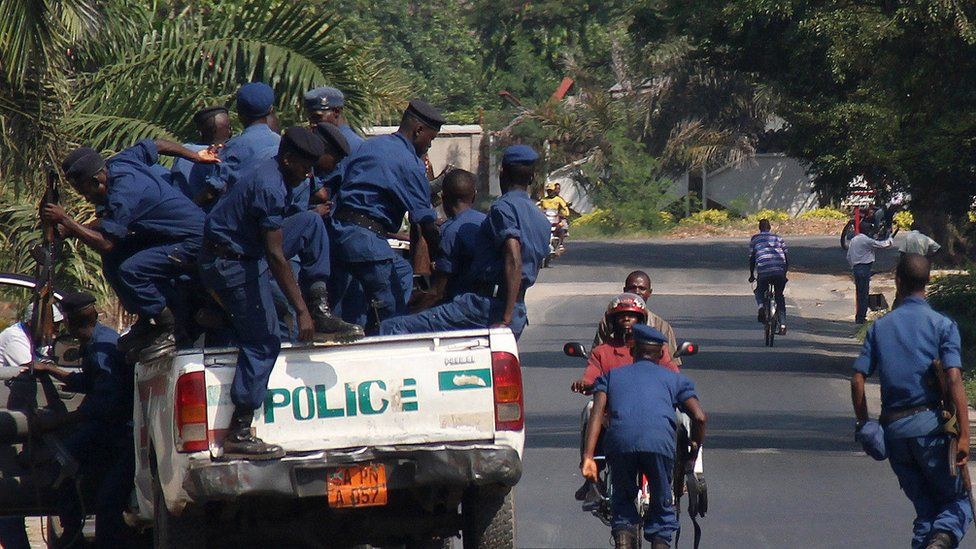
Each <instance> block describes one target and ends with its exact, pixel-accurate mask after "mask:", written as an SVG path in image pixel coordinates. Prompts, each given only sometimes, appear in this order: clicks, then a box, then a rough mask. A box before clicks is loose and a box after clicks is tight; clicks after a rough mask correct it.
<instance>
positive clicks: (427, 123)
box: [331, 100, 444, 321]
mask: <svg viewBox="0 0 976 549" xmlns="http://www.w3.org/2000/svg"><path fill="white" fill-rule="evenodd" d="M443 123H444V119H443V117H442V116H441V114H440V113H439V112H438V111H437V110H436V109H434V108H433V107H431V106H430V105H429V104H427V103H426V102H424V101H420V100H413V101H411V102H410V106H408V107H407V109H406V111H405V112H404V115H403V118H402V120H401V123H400V127H399V129H398V130H397V131H396V133H393V134H391V135H383V136H379V137H374V138H372V139H369V140H367V141H366V142H364V143H363V144H361V145H360V146H359V148H358V149H357V150H356V152H355V153H353V154H352V155H350V156H349V158H348V163H347V164H346V168H345V172H344V173H343V176H342V186H341V187H340V189H339V192H338V196H336V205H335V211H334V212H333V214H332V218H331V219H332V236H333V242H334V244H335V248H334V249H335V251H336V254H337V256H338V258H339V259H341V260H343V261H344V262H345V267H346V269H347V270H348V272H349V274H350V275H352V277H353V278H354V279H356V280H357V281H358V282H359V283H360V284H361V285H362V288H363V290H364V291H365V294H366V300H365V303H374V304H375V310H376V316H377V319H378V320H380V321H382V320H384V319H386V318H389V317H391V316H395V315H398V314H403V313H405V312H406V306H407V301H408V300H409V299H410V293H411V291H412V289H413V287H412V285H413V269H412V267H411V265H410V263H409V262H408V261H407V260H406V259H405V258H403V257H402V256H401V255H399V254H397V253H395V252H394V251H393V249H392V248H390V245H389V243H388V242H387V234H388V233H396V232H398V231H399V229H400V225H401V224H402V223H403V218H404V215H409V221H410V223H411V224H414V225H419V226H420V227H421V228H422V229H423V230H424V233H425V235H426V234H429V233H431V232H433V230H434V229H433V225H434V222H435V221H436V219H437V214H436V212H435V211H434V208H433V207H431V204H430V182H429V181H428V180H427V175H426V173H427V172H426V169H425V166H424V161H423V159H422V156H423V155H424V154H425V153H426V151H427V150H428V148H429V147H430V143H431V141H432V140H433V139H434V138H435V137H436V136H437V132H438V131H439V130H440V127H441V125H442V124H443ZM435 242H436V241H435ZM435 242H430V244H434V243H435ZM338 297H339V299H340V300H342V299H343V297H342V296H338ZM363 313H365V311H343V316H346V317H353V318H355V317H357V316H359V315H360V314H363Z"/></svg>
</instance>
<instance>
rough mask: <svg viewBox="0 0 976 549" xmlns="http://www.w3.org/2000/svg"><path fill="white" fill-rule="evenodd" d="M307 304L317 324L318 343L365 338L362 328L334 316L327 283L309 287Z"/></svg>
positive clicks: (316, 283)
mask: <svg viewBox="0 0 976 549" xmlns="http://www.w3.org/2000/svg"><path fill="white" fill-rule="evenodd" d="M307 304H308V310H309V312H310V313H311V314H312V320H313V321H314V322H315V332H316V338H315V339H316V341H319V340H321V341H355V340H357V339H360V338H362V337H363V335H364V334H363V327H362V326H358V325H356V324H350V323H348V322H346V321H344V320H342V319H341V318H339V317H337V316H335V315H333V314H332V309H330V308H329V290H328V287H327V286H326V285H325V282H315V283H313V284H312V285H311V287H309V289H308V303H307Z"/></svg>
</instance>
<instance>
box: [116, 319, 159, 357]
mask: <svg viewBox="0 0 976 549" xmlns="http://www.w3.org/2000/svg"><path fill="white" fill-rule="evenodd" d="M151 330H152V323H151V322H150V320H149V317H146V316H140V317H139V320H137V321H136V323H135V324H133V325H132V326H131V327H129V331H128V332H126V333H124V334H122V335H121V336H120V337H119V342H118V350H119V352H120V353H122V354H123V355H124V354H127V353H128V352H129V351H131V350H132V349H136V348H139V347H141V346H142V345H143V344H144V342H145V339H146V334H148V333H149V332H150V331H151Z"/></svg>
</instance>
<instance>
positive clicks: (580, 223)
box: [572, 208, 621, 233]
mask: <svg viewBox="0 0 976 549" xmlns="http://www.w3.org/2000/svg"><path fill="white" fill-rule="evenodd" d="M572 228H573V229H592V230H596V231H597V232H600V233H610V232H613V231H618V230H620V229H621V224H620V220H618V219H617V218H616V217H615V216H614V215H613V212H611V211H610V210H601V209H600V208H595V209H594V210H593V211H592V212H590V213H585V214H583V215H581V216H579V217H578V218H576V220H575V221H573V224H572Z"/></svg>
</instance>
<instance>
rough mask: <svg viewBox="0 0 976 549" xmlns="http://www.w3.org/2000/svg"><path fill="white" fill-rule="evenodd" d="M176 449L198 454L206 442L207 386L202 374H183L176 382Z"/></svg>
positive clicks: (205, 447) (206, 446) (204, 447)
mask: <svg viewBox="0 0 976 549" xmlns="http://www.w3.org/2000/svg"><path fill="white" fill-rule="evenodd" d="M176 433H177V440H176V448H177V450H179V451H180V452H199V451H201V450H206V449H207V448H208V447H209V443H208V441H207V384H206V382H205V380H204V376H203V372H202V371H200V372H191V373H188V374H183V375H181V376H180V378H179V379H178V380H177V381H176Z"/></svg>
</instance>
